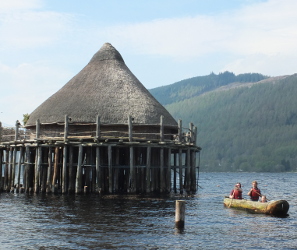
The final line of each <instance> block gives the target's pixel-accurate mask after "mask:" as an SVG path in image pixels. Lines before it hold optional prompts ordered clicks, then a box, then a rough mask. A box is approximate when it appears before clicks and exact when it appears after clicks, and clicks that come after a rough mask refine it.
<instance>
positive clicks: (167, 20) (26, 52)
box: [0, 0, 297, 125]
mask: <svg viewBox="0 0 297 250" xmlns="http://www.w3.org/2000/svg"><path fill="white" fill-rule="evenodd" d="M105 42H109V43H111V44H112V45H113V46H114V47H115V48H116V49H117V50H118V51H119V52H120V53H121V55H122V57H123V58H124V60H125V62H126V64H127V66H128V67H129V68H130V70H131V71H132V72H133V73H134V74H135V75H136V77H137V78H138V79H139V80H140V81H141V82H142V83H143V84H144V86H145V87H146V88H148V89H151V88H154V87H158V86H162V85H168V84H171V83H174V82H177V81H180V80H183V79H186V78H190V77H194V76H201V75H208V74H209V73H211V72H214V73H216V74H218V73H220V72H224V71H226V70H228V71H232V72H234V73H235V74H240V73H248V72H257V73H262V74H265V75H270V76H278V75H284V74H294V73H295V72H297V70H296V59H297V46H296V44H297V1H296V0H163V1H162V0H146V1H145V0H106V1H100V0H85V1H78V0H26V1H24V0H9V1H1V2H0V82H1V92H0V121H2V122H3V123H4V124H10V125H14V124H15V121H16V120H22V118H23V114H25V113H31V112H32V111H33V110H34V109H35V108H36V107H37V106H38V105H40V104H41V103H42V102H43V101H44V100H46V99H47V98H48V97H49V96H50V95H52V94H53V93H55V92H56V91H57V90H59V89H60V88H61V87H62V86H63V85H64V84H66V83H67V82H68V81H69V80H70V79H71V78H72V77H73V76H74V75H76V74H77V73H78V72H79V71H80V70H81V69H82V68H83V67H84V66H85V65H86V64H87V63H88V62H89V60H90V59H91V57H92V56H93V55H94V54H95V53H96V52H97V51H98V50H99V49H100V48H101V46H102V45H103V44H104V43H105ZM41 122H42V121H41Z"/></svg>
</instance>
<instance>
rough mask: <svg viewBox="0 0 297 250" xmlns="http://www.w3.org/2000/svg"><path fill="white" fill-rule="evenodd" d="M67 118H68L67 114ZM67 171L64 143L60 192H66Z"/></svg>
mask: <svg viewBox="0 0 297 250" xmlns="http://www.w3.org/2000/svg"><path fill="white" fill-rule="evenodd" d="M67 119H68V116H67ZM65 120H66V119H65ZM67 127H68V126H67ZM67 172H68V171H67V145H64V147H63V167H62V194H65V193H67Z"/></svg>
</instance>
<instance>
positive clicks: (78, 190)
mask: <svg viewBox="0 0 297 250" xmlns="http://www.w3.org/2000/svg"><path fill="white" fill-rule="evenodd" d="M82 158H83V146H82V144H80V145H79V146H78V160H77V171H76V182H75V193H77V194H78V193H81V191H82V160H83V159H82Z"/></svg>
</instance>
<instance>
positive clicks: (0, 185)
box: [0, 122, 3, 192]
mask: <svg viewBox="0 0 297 250" xmlns="http://www.w3.org/2000/svg"><path fill="white" fill-rule="evenodd" d="M0 130H1V122H0ZM0 140H1V131H0ZM2 164H3V150H2V149H0V192H1V191H2V190H3V178H2Z"/></svg>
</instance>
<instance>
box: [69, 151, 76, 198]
mask: <svg viewBox="0 0 297 250" xmlns="http://www.w3.org/2000/svg"><path fill="white" fill-rule="evenodd" d="M73 150H74V149H73V146H69V169H68V173H69V178H68V179H69V180H68V183H69V184H68V185H69V186H68V193H74V192H75V173H76V171H75V169H74V166H73Z"/></svg>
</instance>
